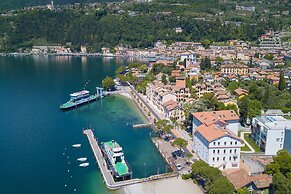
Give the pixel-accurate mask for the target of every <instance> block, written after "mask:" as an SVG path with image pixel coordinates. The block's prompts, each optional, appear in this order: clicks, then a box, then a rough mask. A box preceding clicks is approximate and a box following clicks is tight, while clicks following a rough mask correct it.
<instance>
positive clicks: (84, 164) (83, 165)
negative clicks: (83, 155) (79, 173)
mask: <svg viewBox="0 0 291 194" xmlns="http://www.w3.org/2000/svg"><path fill="white" fill-rule="evenodd" d="M79 166H80V167H87V166H89V163H88V162H86V163H82V164H80V165H79Z"/></svg>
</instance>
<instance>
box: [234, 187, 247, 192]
mask: <svg viewBox="0 0 291 194" xmlns="http://www.w3.org/2000/svg"><path fill="white" fill-rule="evenodd" d="M236 192H237V194H248V193H249V190H248V188H246V187H244V188H241V189H238V190H237V191H236Z"/></svg>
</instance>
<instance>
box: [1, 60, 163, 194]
mask: <svg viewBox="0 0 291 194" xmlns="http://www.w3.org/2000/svg"><path fill="white" fill-rule="evenodd" d="M127 63H128V61H125V60H122V59H108V58H107V59H106V58H94V57H90V58H81V57H20V56H17V57H0V89H1V92H0V111H1V116H0V130H1V135H0V153H1V160H0V172H1V176H0V193H1V194H2V193H3V194H20V193H23V194H40V193H41V194H58V193H83V194H106V193H114V192H109V191H108V190H107V189H106V187H105V185H104V184H103V179H102V177H101V175H100V172H99V170H98V168H97V165H96V163H95V160H94V158H93V153H92V151H91V149H90V147H89V144H88V142H87V139H86V137H85V136H84V135H82V129H83V128H86V127H90V126H91V127H92V128H93V129H94V134H95V136H96V137H98V139H99V140H100V141H108V140H112V139H114V140H116V141H118V143H119V144H120V145H121V146H122V147H123V149H124V152H125V156H126V157H127V159H128V161H129V163H130V166H131V167H132V169H133V177H144V176H149V175H152V174H156V173H157V172H160V173H162V172H165V170H166V165H165V163H164V161H163V158H162V157H161V155H160V154H159V153H158V151H157V150H156V148H155V146H154V145H153V143H152V142H151V140H150V138H149V134H150V131H151V130H150V129H132V126H131V125H132V123H139V122H142V121H143V120H144V117H143V115H142V114H141V112H140V111H139V110H138V109H137V108H136V106H135V104H134V103H133V102H132V101H131V100H130V99H127V98H126V97H122V96H109V97H106V98H103V99H102V100H99V101H97V102H94V103H91V104H89V105H85V106H82V107H80V108H78V109H75V110H71V111H68V112H62V111H60V110H59V109H58V107H59V105H60V104H61V103H63V102H66V101H67V100H68V98H69V94H70V93H72V92H75V91H78V90H81V89H82V88H83V87H84V84H85V83H86V82H87V81H88V80H90V84H88V87H87V89H89V90H91V91H92V92H93V91H94V92H95V90H94V87H95V86H100V85H101V80H102V79H103V78H105V77H106V76H113V75H114V71H115V69H116V68H118V67H119V66H120V65H121V64H127ZM75 143H81V144H82V147H81V148H79V149H76V148H72V146H71V145H72V144H75ZM79 157H87V158H88V161H89V163H90V166H89V167H87V168H80V167H79V166H78V164H79V163H78V162H77V161H76V159H77V158H79ZM65 185H67V186H65ZM74 189H76V191H74Z"/></svg>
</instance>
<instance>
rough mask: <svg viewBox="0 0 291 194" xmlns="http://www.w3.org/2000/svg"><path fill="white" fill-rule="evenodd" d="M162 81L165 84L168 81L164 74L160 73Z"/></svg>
mask: <svg viewBox="0 0 291 194" xmlns="http://www.w3.org/2000/svg"><path fill="white" fill-rule="evenodd" d="M162 83H163V84H165V85H166V84H167V83H168V80H167V77H166V75H165V74H163V75H162Z"/></svg>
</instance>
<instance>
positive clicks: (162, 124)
mask: <svg viewBox="0 0 291 194" xmlns="http://www.w3.org/2000/svg"><path fill="white" fill-rule="evenodd" d="M168 124H169V121H168V120H166V119H162V120H159V121H157V122H156V127H157V128H158V129H162V128H164V127H165V126H166V125H168Z"/></svg>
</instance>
